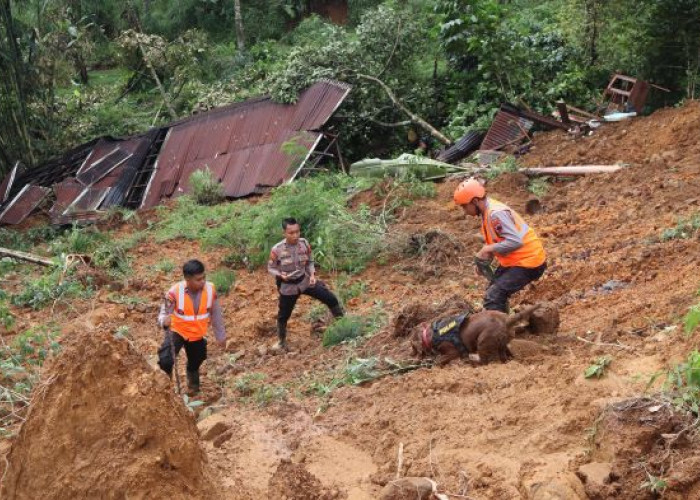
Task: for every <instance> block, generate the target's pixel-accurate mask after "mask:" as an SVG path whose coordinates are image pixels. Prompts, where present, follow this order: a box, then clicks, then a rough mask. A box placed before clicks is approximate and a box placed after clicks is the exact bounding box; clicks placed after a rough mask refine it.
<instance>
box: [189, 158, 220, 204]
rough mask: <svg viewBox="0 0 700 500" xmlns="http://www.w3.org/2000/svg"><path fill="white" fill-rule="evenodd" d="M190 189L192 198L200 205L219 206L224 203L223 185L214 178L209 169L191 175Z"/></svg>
mask: <svg viewBox="0 0 700 500" xmlns="http://www.w3.org/2000/svg"><path fill="white" fill-rule="evenodd" d="M190 187H191V188H192V196H194V199H195V201H196V202H197V203H198V204H200V205H217V204H219V203H221V202H222V201H224V190H223V188H222V186H221V183H220V182H219V181H218V179H215V178H214V176H213V175H212V173H211V170H209V167H206V168H205V169H204V170H197V171H196V172H193V173H192V175H190Z"/></svg>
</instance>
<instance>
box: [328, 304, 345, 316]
mask: <svg viewBox="0 0 700 500" xmlns="http://www.w3.org/2000/svg"><path fill="white" fill-rule="evenodd" d="M331 314H332V315H333V317H334V318H342V317H343V316H345V311H343V308H342V307H341V305H340V304H338V305H337V306H333V307H331Z"/></svg>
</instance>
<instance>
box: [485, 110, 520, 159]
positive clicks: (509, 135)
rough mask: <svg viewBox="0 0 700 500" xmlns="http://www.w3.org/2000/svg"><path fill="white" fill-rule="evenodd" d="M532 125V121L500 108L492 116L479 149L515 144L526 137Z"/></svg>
mask: <svg viewBox="0 0 700 500" xmlns="http://www.w3.org/2000/svg"><path fill="white" fill-rule="evenodd" d="M532 125H533V123H532V121H530V120H528V119H526V118H522V117H520V116H518V115H516V114H514V113H511V112H509V111H506V110H503V109H501V110H500V111H499V112H498V113H496V116H495V117H494V118H493V122H492V123H491V128H489V131H488V132H487V133H486V137H484V141H483V142H482V143H481V149H489V150H499V149H502V148H504V147H506V146H509V145H514V146H517V145H518V144H520V142H521V141H522V139H526V138H527V132H528V131H529V130H530V129H531V128H532Z"/></svg>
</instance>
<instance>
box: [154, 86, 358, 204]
mask: <svg viewBox="0 0 700 500" xmlns="http://www.w3.org/2000/svg"><path fill="white" fill-rule="evenodd" d="M348 92H349V87H348V86H347V85H345V84H342V83H338V82H331V81H321V82H318V83H316V84H314V85H313V86H311V87H310V88H308V89H307V90H305V91H304V92H302V93H301V95H300V96H299V100H298V101H297V103H296V104H280V103H276V102H274V101H272V100H271V99H269V98H260V99H254V100H250V101H246V102H244V103H238V104H233V105H231V106H225V107H222V108H217V109H215V110H212V111H209V112H206V113H203V114H201V115H195V116H193V117H191V118H188V119H186V120H181V121H179V122H176V123H175V124H173V125H172V127H171V128H170V130H169V132H168V136H167V138H166V140H165V144H164V145H163V148H162V149H161V152H160V155H159V157H158V163H157V167H156V170H155V172H154V174H153V176H152V177H151V180H150V182H149V187H148V190H147V192H146V195H145V196H144V199H143V202H142V204H141V206H142V207H152V206H154V205H156V204H158V202H159V201H160V200H161V199H162V198H164V197H169V196H178V195H180V194H183V193H187V192H189V190H190V186H189V182H188V181H189V177H190V175H191V174H192V173H193V172H194V171H196V170H200V169H203V168H205V167H209V169H210V170H211V171H212V173H213V174H214V176H215V177H216V178H218V179H219V180H220V181H221V183H222V184H223V189H224V194H225V195H226V196H229V197H232V198H235V197H241V196H246V195H249V194H252V193H255V192H257V191H258V190H259V189H260V188H262V187H269V186H278V185H280V184H282V183H283V182H286V181H289V180H291V179H293V178H294V177H295V176H296V174H297V171H298V169H299V168H300V167H301V165H302V164H303V162H304V160H305V159H306V158H307V157H308V155H309V154H310V153H311V151H312V150H313V149H314V148H315V147H316V145H317V144H318V141H319V140H320V138H321V135H322V134H321V132H319V129H320V128H321V127H322V126H323V125H324V124H325V123H326V122H327V121H328V119H329V118H330V117H331V115H332V114H333V112H334V111H335V110H336V109H337V108H338V106H340V104H341V103H342V101H343V99H345V96H346V95H347V93H348ZM285 144H289V145H292V146H290V147H285ZM294 145H296V146H294ZM285 149H287V151H286V152H285Z"/></svg>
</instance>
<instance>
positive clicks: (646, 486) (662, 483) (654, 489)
mask: <svg viewBox="0 0 700 500" xmlns="http://www.w3.org/2000/svg"><path fill="white" fill-rule="evenodd" d="M667 487H668V481H666V480H665V479H663V478H661V477H657V476H653V475H652V474H649V473H648V472H647V480H646V481H644V482H643V483H642V484H640V485H639V489H640V490H648V491H650V492H651V493H654V494H663V492H664V490H665V489H666V488H667Z"/></svg>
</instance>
